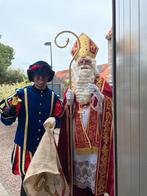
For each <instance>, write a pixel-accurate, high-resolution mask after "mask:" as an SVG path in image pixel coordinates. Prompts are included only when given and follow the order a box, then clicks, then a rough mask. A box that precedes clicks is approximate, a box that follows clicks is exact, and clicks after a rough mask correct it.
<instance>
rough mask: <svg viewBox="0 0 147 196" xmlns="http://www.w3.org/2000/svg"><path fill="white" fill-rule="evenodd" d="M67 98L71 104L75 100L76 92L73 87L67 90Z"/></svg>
mask: <svg viewBox="0 0 147 196" xmlns="http://www.w3.org/2000/svg"><path fill="white" fill-rule="evenodd" d="M66 99H67V104H68V105H70V103H73V100H74V93H73V91H72V90H71V89H68V90H67V92H66Z"/></svg>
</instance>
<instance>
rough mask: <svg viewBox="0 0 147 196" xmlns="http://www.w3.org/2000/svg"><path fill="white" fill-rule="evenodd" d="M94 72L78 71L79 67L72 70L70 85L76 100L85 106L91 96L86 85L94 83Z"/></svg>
mask: <svg viewBox="0 0 147 196" xmlns="http://www.w3.org/2000/svg"><path fill="white" fill-rule="evenodd" d="M94 80H95V71H94V69H93V68H91V69H80V67H76V69H75V68H74V71H73V74H72V85H73V90H74V92H75V95H76V100H77V101H78V102H79V103H80V104H86V103H89V102H90V98H91V94H90V92H89V90H88V83H94Z"/></svg>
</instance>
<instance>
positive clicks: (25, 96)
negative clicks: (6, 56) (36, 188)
mask: <svg viewBox="0 0 147 196" xmlns="http://www.w3.org/2000/svg"><path fill="white" fill-rule="evenodd" d="M24 100H25V110H26V121H25V129H24V143H23V153H22V172H23V174H25V155H26V146H27V135H28V118H29V114H28V98H27V88H25V89H24Z"/></svg>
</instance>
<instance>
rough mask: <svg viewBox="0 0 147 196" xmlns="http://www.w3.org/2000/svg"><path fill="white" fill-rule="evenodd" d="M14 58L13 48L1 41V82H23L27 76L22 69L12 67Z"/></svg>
mask: <svg viewBox="0 0 147 196" xmlns="http://www.w3.org/2000/svg"><path fill="white" fill-rule="evenodd" d="M0 38H1V35H0ZM13 59H14V50H13V48H12V47H10V46H8V45H4V44H2V43H0V84H3V83H7V84H10V83H17V82H22V81H23V80H24V79H25V78H26V77H25V75H24V73H23V72H22V71H21V70H19V69H12V68H10V65H11V63H12V60H13Z"/></svg>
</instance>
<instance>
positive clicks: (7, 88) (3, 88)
mask: <svg viewBox="0 0 147 196" xmlns="http://www.w3.org/2000/svg"><path fill="white" fill-rule="evenodd" d="M27 85H30V82H27V81H24V82H20V83H16V84H1V85H0V100H2V99H5V98H7V97H8V96H10V95H11V94H13V93H14V92H15V90H16V89H17V88H22V87H25V86H27Z"/></svg>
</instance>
